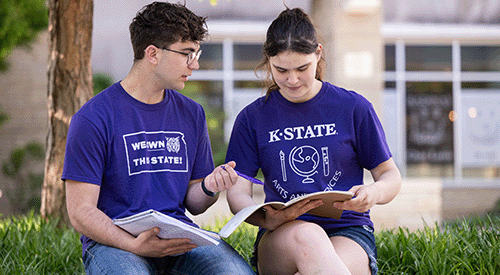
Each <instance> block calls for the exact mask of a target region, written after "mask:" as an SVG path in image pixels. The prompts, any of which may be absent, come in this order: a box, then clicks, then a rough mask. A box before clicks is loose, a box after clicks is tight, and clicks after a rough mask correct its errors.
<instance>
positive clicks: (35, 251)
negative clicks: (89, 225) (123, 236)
mask: <svg viewBox="0 0 500 275" xmlns="http://www.w3.org/2000/svg"><path fill="white" fill-rule="evenodd" d="M81 249H82V248H81V244H80V241H79V235H78V233H77V232H76V231H75V230H74V229H72V228H59V227H57V221H56V220H50V221H45V220H44V219H42V218H41V217H40V216H39V215H34V214H33V212H31V213H30V214H29V215H27V216H22V217H18V218H16V217H12V218H10V219H4V220H0V274H85V271H84V269H83V264H82V260H81V253H82V252H81Z"/></svg>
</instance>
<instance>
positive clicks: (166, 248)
mask: <svg viewBox="0 0 500 275" xmlns="http://www.w3.org/2000/svg"><path fill="white" fill-rule="evenodd" d="M99 192H100V186H98V185H95V184H90V183H85V182H78V181H73V180H66V205H67V208H68V215H69V218H70V221H71V224H72V225H73V227H74V228H75V229H76V231H78V232H79V233H81V234H83V235H85V236H87V237H89V238H90V239H92V240H94V241H96V242H98V243H101V244H104V245H108V246H113V247H116V248H119V249H122V250H126V251H130V252H132V253H134V254H137V255H140V256H146V257H164V256H167V255H174V254H179V253H184V252H188V251H190V250H191V249H193V248H195V247H196V245H194V244H188V242H189V241H190V240H189V239H170V240H162V239H159V238H158V237H156V234H158V232H159V229H158V228H153V229H151V230H148V231H145V232H143V233H141V234H140V235H139V236H137V237H134V236H132V235H130V234H129V233H127V232H126V231H124V230H122V229H120V228H119V227H117V226H116V225H114V224H113V221H112V220H111V219H110V218H109V217H108V216H107V215H106V214H104V213H103V212H102V211H101V210H99V209H98V208H97V200H98V198H99Z"/></svg>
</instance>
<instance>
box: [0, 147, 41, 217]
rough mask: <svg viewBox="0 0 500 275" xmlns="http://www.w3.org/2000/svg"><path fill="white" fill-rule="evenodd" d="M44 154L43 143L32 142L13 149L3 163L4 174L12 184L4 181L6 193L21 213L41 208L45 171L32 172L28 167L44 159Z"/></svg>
mask: <svg viewBox="0 0 500 275" xmlns="http://www.w3.org/2000/svg"><path fill="white" fill-rule="evenodd" d="M44 156H45V152H44V150H43V147H42V145H40V144H39V143H37V142H30V143H28V144H26V145H25V146H24V147H22V148H16V149H14V150H12V152H11V153H10V156H9V158H8V160H6V161H4V162H3V163H2V174H3V175H4V176H6V177H7V178H8V179H9V181H10V184H8V183H7V182H5V183H4V184H5V186H4V188H5V189H4V194H5V195H6V197H7V198H8V199H9V202H10V204H11V205H12V206H13V208H14V209H15V210H17V211H20V212H21V213H26V212H28V211H30V210H35V209H36V210H38V209H40V204H41V198H40V197H41V194H40V189H41V186H42V184H43V173H42V174H37V173H32V172H30V171H28V169H27V167H30V166H29V165H30V164H32V163H34V162H37V161H41V160H43V158H44Z"/></svg>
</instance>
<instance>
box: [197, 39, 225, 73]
mask: <svg viewBox="0 0 500 275" xmlns="http://www.w3.org/2000/svg"><path fill="white" fill-rule="evenodd" d="M201 49H202V51H203V52H202V53H201V56H200V60H199V63H200V70H222V44H202V45H201Z"/></svg>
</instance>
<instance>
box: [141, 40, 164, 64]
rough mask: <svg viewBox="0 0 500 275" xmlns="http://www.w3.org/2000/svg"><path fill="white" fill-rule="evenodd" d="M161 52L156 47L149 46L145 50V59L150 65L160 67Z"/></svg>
mask: <svg viewBox="0 0 500 275" xmlns="http://www.w3.org/2000/svg"><path fill="white" fill-rule="evenodd" d="M159 52H160V49H158V48H157V47H156V46H154V45H149V46H148V47H147V48H146V49H145V50H144V57H145V58H146V59H147V60H148V61H149V63H151V64H153V65H158V53H159Z"/></svg>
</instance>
